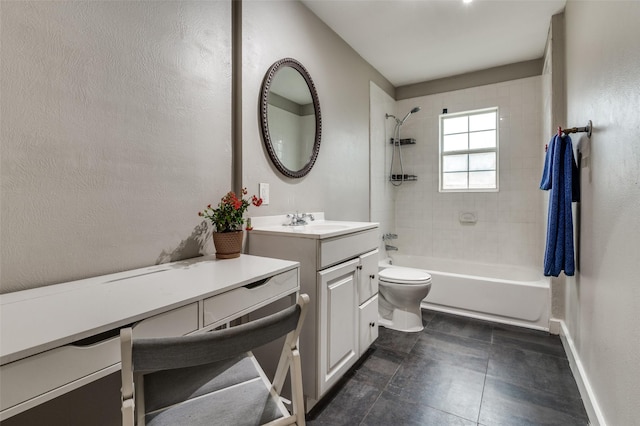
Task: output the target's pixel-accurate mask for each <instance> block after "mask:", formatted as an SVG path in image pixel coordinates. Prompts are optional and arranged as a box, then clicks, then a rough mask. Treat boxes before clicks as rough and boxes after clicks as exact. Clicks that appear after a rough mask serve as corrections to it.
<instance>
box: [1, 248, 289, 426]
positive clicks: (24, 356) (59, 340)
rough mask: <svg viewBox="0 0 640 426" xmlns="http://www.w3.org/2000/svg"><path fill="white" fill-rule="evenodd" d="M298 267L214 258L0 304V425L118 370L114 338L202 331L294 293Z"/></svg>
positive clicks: (14, 296) (7, 297)
mask: <svg viewBox="0 0 640 426" xmlns="http://www.w3.org/2000/svg"><path fill="white" fill-rule="evenodd" d="M298 267H299V265H298V263H297V262H290V261H283V260H277V259H270V258H265V257H256V256H249V255H242V256H240V257H239V258H237V259H227V260H216V259H215V258H214V257H213V256H206V257H200V258H194V259H189V260H185V261H181V262H173V263H167V264H162V265H157V266H152V267H148V268H141V269H136V270H132V271H126V272H121V273H116V274H109V275H103V276H99V277H94V278H88V279H84V280H79V281H73V282H69V283H63V284H56V285H51V286H46V287H41V288H37V289H32V290H25V291H19V292H14V293H8V294H4V295H0V420H5V419H7V418H9V417H11V416H13V415H15V414H18V413H20V412H23V411H25V410H27V409H29V408H32V407H34V406H36V405H38V404H41V403H43V402H45V401H48V400H50V399H52V398H55V397H57V396H59V395H62V394H63V393H66V392H69V391H71V390H73V389H76V388H78V387H80V386H83V385H85V384H87V383H89V382H92V381H94V380H97V379H99V378H101V377H104V376H106V375H107V374H110V373H112V372H114V371H117V370H118V369H119V368H120V349H119V334H118V333H119V329H120V328H121V327H123V326H126V325H130V324H135V325H134V333H136V334H137V335H138V336H146V337H150V336H171V335H181V334H190V333H194V332H199V331H206V330H210V329H213V328H216V327H218V326H219V325H221V324H224V323H226V322H228V321H231V320H233V319H235V318H238V317H240V316H242V315H245V314H247V313H249V312H251V311H253V310H255V309H258V308H260V307H262V306H265V305H267V304H269V303H271V302H273V301H275V300H278V299H280V298H283V297H285V296H287V295H294V296H295V294H297V293H298V291H299V288H300V286H299V271H298Z"/></svg>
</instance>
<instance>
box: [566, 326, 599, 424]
mask: <svg viewBox="0 0 640 426" xmlns="http://www.w3.org/2000/svg"><path fill="white" fill-rule="evenodd" d="M558 321H560V326H561V330H560V340H561V341H562V346H564V351H565V352H566V354H567V359H568V360H569V367H570V368H571V372H572V373H573V377H574V378H575V379H576V384H577V385H578V390H579V391H580V396H581V397H582V402H583V403H584V408H585V410H586V411H587V416H588V417H589V424H590V425H593V426H606V422H605V420H604V417H603V415H602V410H600V406H599V405H598V401H597V399H596V396H595V394H594V393H593V388H592V387H591V384H590V383H589V378H588V377H587V373H586V371H585V370H584V367H583V366H582V361H581V360H580V356H579V355H578V351H577V350H576V347H575V345H574V343H573V338H572V337H571V333H569V329H568V328H567V325H566V323H565V322H564V321H563V320H558Z"/></svg>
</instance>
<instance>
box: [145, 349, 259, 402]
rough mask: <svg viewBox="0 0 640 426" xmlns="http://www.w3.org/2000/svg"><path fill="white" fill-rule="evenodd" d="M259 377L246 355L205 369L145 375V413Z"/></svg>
mask: <svg viewBox="0 0 640 426" xmlns="http://www.w3.org/2000/svg"><path fill="white" fill-rule="evenodd" d="M259 377H260V375H259V373H258V371H257V370H256V368H255V366H254V364H253V362H252V361H251V358H250V357H249V354H248V353H244V354H242V355H240V356H237V357H236V358H233V359H229V360H225V361H220V362H217V363H214V364H209V365H205V366H196V367H187V368H179V369H175V370H164V371H158V372H156V373H151V374H147V375H146V376H145V377H144V404H145V411H147V412H149V411H155V410H159V409H161V408H164V407H168V406H169V405H173V404H177V403H179V402H181V401H184V400H187V399H190V398H195V397H198V396H201V395H204V394H207V393H211V392H215V391H217V390H220V389H224V388H227V387H229V386H233V385H237V384H238V383H242V382H246V381H248V380H252V379H256V378H259Z"/></svg>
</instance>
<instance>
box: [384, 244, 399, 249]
mask: <svg viewBox="0 0 640 426" xmlns="http://www.w3.org/2000/svg"><path fill="white" fill-rule="evenodd" d="M384 249H385V250H386V251H398V247H395V246H390V245H389V244H385V245H384Z"/></svg>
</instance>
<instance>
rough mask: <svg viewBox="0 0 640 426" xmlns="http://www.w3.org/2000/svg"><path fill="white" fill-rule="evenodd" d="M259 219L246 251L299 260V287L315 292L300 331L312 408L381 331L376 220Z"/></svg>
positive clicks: (304, 376) (308, 401) (308, 400)
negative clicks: (268, 222) (270, 222)
mask: <svg viewBox="0 0 640 426" xmlns="http://www.w3.org/2000/svg"><path fill="white" fill-rule="evenodd" d="M259 219H260V218H252V221H253V225H254V229H253V230H252V231H251V232H250V233H249V235H248V244H247V248H248V253H249V254H252V255H258V256H268V257H275V258H279V259H286V260H295V261H298V262H300V291H301V292H303V293H307V294H309V296H310V297H311V304H310V306H309V310H308V313H307V317H306V319H305V322H304V325H303V329H302V333H301V335H300V354H301V357H302V379H303V384H304V393H305V399H306V401H305V402H306V410H307V411H309V410H310V409H311V408H312V407H313V406H314V405H315V404H316V403H317V402H318V401H319V400H320V398H321V397H322V396H323V395H324V394H326V392H327V391H328V390H329V389H330V388H331V387H332V386H333V385H335V384H336V383H337V381H338V380H339V379H340V378H341V377H342V376H343V375H344V374H345V373H346V372H347V371H348V370H349V368H351V367H352V366H353V365H354V363H355V362H356V361H357V360H358V359H359V358H360V357H361V356H362V355H363V354H364V353H365V352H366V350H367V349H368V348H369V346H370V345H371V344H372V343H373V341H374V340H375V339H376V338H377V336H378V268H377V264H378V250H377V246H378V239H379V235H378V233H379V232H378V224H377V223H370V222H349V224H357V225H356V226H346V225H345V226H344V227H343V228H341V226H340V225H339V224H340V223H341V222H331V223H333V224H336V225H335V226H333V225H329V224H327V223H325V222H323V221H316V223H313V224H309V226H308V227H306V226H303V227H292V228H289V227H283V226H282V225H281V224H278V225H277V226H264V227H262V226H260V220H259ZM280 223H282V222H280ZM293 228H298V229H293ZM327 230H331V232H329V231H327ZM338 230H341V231H338Z"/></svg>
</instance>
